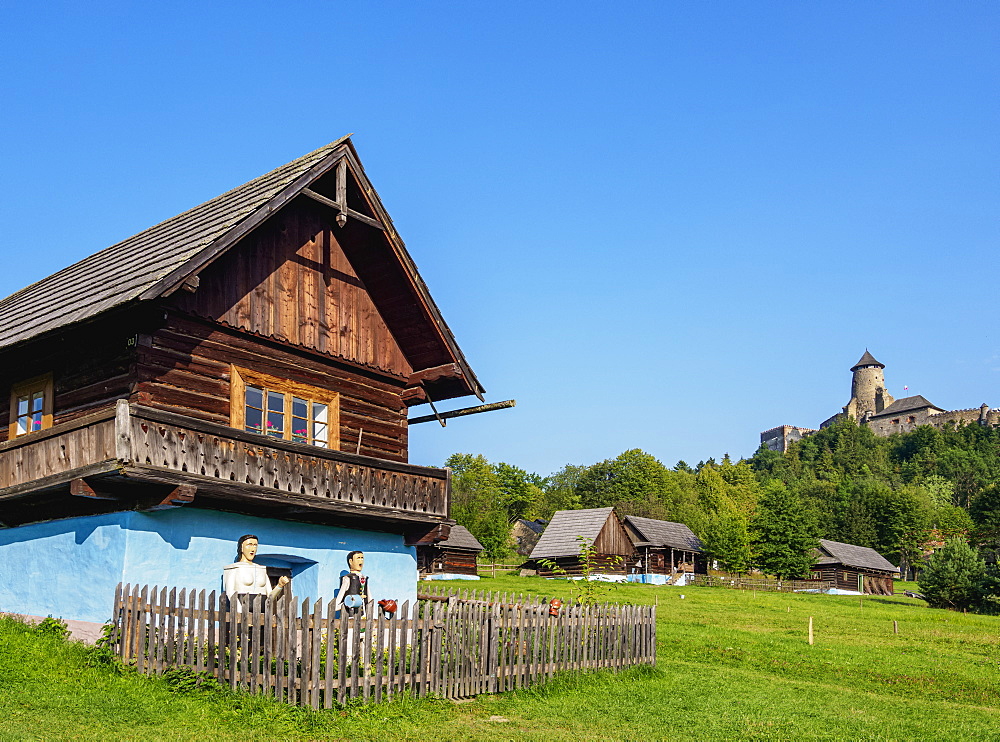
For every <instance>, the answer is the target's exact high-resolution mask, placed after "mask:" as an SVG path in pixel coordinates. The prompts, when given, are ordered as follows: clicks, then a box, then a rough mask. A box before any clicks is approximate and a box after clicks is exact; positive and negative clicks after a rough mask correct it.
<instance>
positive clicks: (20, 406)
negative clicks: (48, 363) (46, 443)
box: [7, 374, 52, 438]
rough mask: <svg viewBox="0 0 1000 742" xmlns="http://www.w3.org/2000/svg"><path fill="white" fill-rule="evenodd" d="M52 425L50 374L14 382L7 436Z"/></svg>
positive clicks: (26, 432) (23, 433) (25, 433)
mask: <svg viewBox="0 0 1000 742" xmlns="http://www.w3.org/2000/svg"><path fill="white" fill-rule="evenodd" d="M51 427H52V374H45V375H44V376H36V377H35V378H33V379H27V380H25V381H22V382H20V383H19V384H15V385H14V386H13V388H12V389H11V391H10V427H9V429H8V434H7V437H8V438H17V437H18V436H21V435H27V434H28V433H34V432H36V431H38V430H45V429H46V428H51Z"/></svg>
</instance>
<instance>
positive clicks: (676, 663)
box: [0, 576, 1000, 742]
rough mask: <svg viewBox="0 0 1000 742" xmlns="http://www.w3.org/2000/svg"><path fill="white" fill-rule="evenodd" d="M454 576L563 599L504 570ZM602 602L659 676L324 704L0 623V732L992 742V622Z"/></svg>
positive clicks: (770, 606)
mask: <svg viewBox="0 0 1000 742" xmlns="http://www.w3.org/2000/svg"><path fill="white" fill-rule="evenodd" d="M456 584H458V583H456ZM460 586H461V587H463V588H466V587H472V586H475V587H476V588H480V589H482V588H488V589H496V590H502V591H509V592H516V593H522V592H523V593H531V594H544V595H550V596H560V597H564V598H565V597H568V593H569V591H568V589H567V585H566V583H564V582H556V581H549V580H543V579H540V578H520V577H514V576H504V577H497V578H496V579H484V580H482V581H480V582H479V583H468V582H464V583H461V585H460ZM898 589H899V590H900V592H901V591H902V589H903V588H901V587H899V588H898ZM681 595H683V596H684V598H683V599H682V598H681ZM609 597H610V598H611V599H612V600H616V601H622V602H634V603H647V604H648V603H652V602H653V601H654V600H655V601H657V602H658V604H659V609H658V612H657V615H658V629H657V636H658V656H659V661H658V664H657V666H656V667H655V668H635V669H632V670H628V671H626V672H624V673H621V674H618V675H615V674H611V673H589V674H574V675H565V676H563V677H560V678H558V679H557V680H556V681H554V682H552V683H550V684H548V685H544V686H538V687H536V688H534V689H531V690H527V691H520V692H516V693H509V694H504V695H498V696H482V697H480V698H477V699H475V700H474V701H471V702H468V703H462V704H453V703H451V702H448V701H437V700H415V701H400V702H393V703H388V704H382V705H378V706H375V705H373V706H368V707H348V708H346V709H341V710H336V711H330V712H319V713H314V712H311V711H305V710H301V709H292V708H288V707H285V706H282V705H280V704H277V703H274V702H270V701H267V700H265V699H262V698H259V697H251V696H246V695H235V694H229V693H219V694H214V695H209V694H190V693H187V694H185V693H178V692H175V691H174V690H172V689H171V687H170V686H169V685H168V684H167V683H166V682H164V681H163V680H161V679H150V678H145V677H141V676H137V675H134V674H126V675H117V674H115V673H113V672H112V671H110V670H109V669H108V668H107V667H88V666H86V664H85V655H86V650H85V649H84V648H82V647H81V646H79V645H73V644H66V643H62V642H59V641H57V640H54V639H50V638H47V637H41V636H38V635H37V634H36V633H35V632H34V631H33V630H32V629H30V628H28V627H25V626H23V625H21V624H18V623H16V622H14V621H9V620H4V621H0V739H2V740H8V739H46V740H51V739H100V740H112V739H141V738H144V739H209V738H212V739H234V740H235V739H240V740H255V739H261V740H264V739H268V740H270V739H288V740H318V739H323V740H336V739H345V740H346V739H349V740H367V739H372V740H374V739H380V740H462V741H463V742H472V741H474V740H508V739H509V740H521V739H527V740H614V739H622V740H667V739H669V740H742V739H760V740H765V739H776V740H778V739H780V740H785V739H788V740H804V739H805V740H808V739H830V740H842V739H851V740H869V739H870V740H917V739H920V740H960V739H969V740H990V739H996V740H1000V646H998V645H1000V637H998V629H1000V618H997V617H988V616H974V615H963V614H960V613H952V612H948V611H942V610H932V609H929V608H927V607H926V606H925V605H924V603H923V602H922V601H918V600H913V599H909V598H905V597H901V596H898V597H892V598H882V597H869V598H865V599H863V600H859V598H857V597H849V596H828V595H805V594H777V593H756V594H754V593H751V592H741V591H735V590H727V589H722V588H701V587H700V588H673V587H654V586H647V585H624V586H620V587H618V588H614V589H613V590H612V592H610V593H609ZM810 616H812V617H813V620H814V632H815V644H814V645H813V646H809V645H808V643H807V626H808V620H809V617H810ZM894 620H895V621H897V622H898V624H899V634H898V635H897V634H894V633H893V621H894Z"/></svg>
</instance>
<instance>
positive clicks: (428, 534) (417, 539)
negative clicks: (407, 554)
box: [405, 523, 451, 546]
mask: <svg viewBox="0 0 1000 742" xmlns="http://www.w3.org/2000/svg"><path fill="white" fill-rule="evenodd" d="M450 535H451V525H450V524H449V523H438V524H436V525H433V526H431V527H429V528H420V529H414V530H412V531H408V532H407V534H406V539H405V543H406V545H407V546H429V545H431V544H436V543H437V542H438V541H447V540H448V536H450Z"/></svg>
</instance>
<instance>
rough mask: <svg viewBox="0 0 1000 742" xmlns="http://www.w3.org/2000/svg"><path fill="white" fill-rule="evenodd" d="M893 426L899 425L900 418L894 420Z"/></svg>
mask: <svg viewBox="0 0 1000 742" xmlns="http://www.w3.org/2000/svg"><path fill="white" fill-rule="evenodd" d="M892 424H893V425H899V418H898V417H897V418H893V421H892Z"/></svg>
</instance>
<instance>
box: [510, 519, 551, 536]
mask: <svg viewBox="0 0 1000 742" xmlns="http://www.w3.org/2000/svg"><path fill="white" fill-rule="evenodd" d="M517 522H518V523H521V524H522V525H523V526H524V527H525V528H527V529H528V530H529V531H532V532H534V533H541V532H542V531H544V530H545V524H546V523H548V521H547V520H544V519H542V518H536V519H535V520H528V519H527V518H518V519H517Z"/></svg>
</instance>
